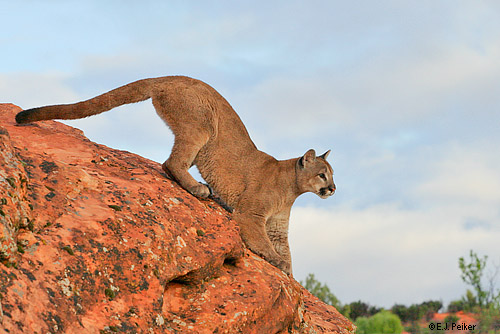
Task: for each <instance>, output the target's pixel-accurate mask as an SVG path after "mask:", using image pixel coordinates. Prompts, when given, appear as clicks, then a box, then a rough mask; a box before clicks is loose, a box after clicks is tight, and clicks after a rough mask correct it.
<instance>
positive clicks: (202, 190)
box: [189, 184, 210, 198]
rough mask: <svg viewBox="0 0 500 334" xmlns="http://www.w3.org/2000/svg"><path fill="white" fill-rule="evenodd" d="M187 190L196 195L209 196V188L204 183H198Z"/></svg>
mask: <svg viewBox="0 0 500 334" xmlns="http://www.w3.org/2000/svg"><path fill="white" fill-rule="evenodd" d="M189 192H190V193H191V194H193V195H194V196H196V197H201V198H207V197H208V196H210V189H209V188H208V187H207V186H206V185H204V184H198V185H196V186H194V187H192V188H191V189H189Z"/></svg>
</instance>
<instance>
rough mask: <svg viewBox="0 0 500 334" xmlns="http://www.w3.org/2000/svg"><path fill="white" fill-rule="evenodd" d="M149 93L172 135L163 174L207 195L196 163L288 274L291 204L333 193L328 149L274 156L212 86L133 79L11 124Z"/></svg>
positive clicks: (87, 112) (249, 235)
mask: <svg viewBox="0 0 500 334" xmlns="http://www.w3.org/2000/svg"><path fill="white" fill-rule="evenodd" d="M149 98H151V99H152V102H153V105H154V107H155V109H156V112H157V113H158V115H159V116H160V118H161V119H163V121H164V122H165V123H166V124H167V125H168V126H169V127H170V129H171V130H172V132H173V133H174V135H175V140H174V145H173V148H172V152H171V154H170V156H169V158H168V159H167V160H166V161H165V162H164V163H163V165H162V168H163V170H164V171H165V172H166V174H167V175H168V176H169V177H170V178H172V179H173V180H175V181H176V182H177V183H179V184H180V185H181V186H182V187H183V188H184V189H185V190H187V191H188V192H190V193H191V194H193V195H194V196H197V197H201V198H205V197H208V196H209V195H210V188H209V187H207V186H206V185H204V184H201V183H198V182H197V181H196V180H195V179H194V178H193V177H192V176H191V175H190V174H189V172H188V170H189V168H190V167H191V166H193V165H195V166H197V167H198V170H199V172H200V174H201V176H202V177H203V178H204V180H205V181H206V182H207V183H208V185H209V186H210V187H211V188H212V189H213V191H214V192H215V193H216V194H217V195H218V196H219V197H220V198H221V199H222V200H223V201H224V202H226V203H227V204H228V205H229V206H230V207H232V208H233V209H234V211H233V219H234V220H235V221H236V222H237V223H238V225H239V227H240V234H241V238H242V240H243V241H244V243H245V244H246V246H247V247H248V248H249V249H250V250H252V251H253V252H254V253H256V254H258V255H260V256H262V257H263V258H264V259H266V260H267V261H268V262H269V263H271V264H272V265H274V266H276V267H278V268H280V269H281V270H283V271H284V272H286V273H287V274H289V275H290V274H291V273H292V264H291V256H290V248H289V244H288V220H289V217H290V209H291V207H292V204H293V203H294V201H295V199H296V198H297V197H298V196H299V195H301V194H303V193H306V192H313V193H315V194H317V195H318V196H319V197H321V198H327V197H329V196H331V195H333V194H334V192H335V189H336V187H335V183H334V181H333V170H332V167H331V166H330V164H329V163H328V162H327V161H326V158H327V157H328V154H329V153H330V150H329V151H327V152H326V153H324V154H323V155H320V156H316V152H315V151H314V150H312V149H311V150H308V151H307V152H306V153H305V154H304V155H303V156H301V157H299V158H294V159H289V160H281V161H280V160H276V159H275V158H273V157H272V156H270V155H268V154H266V153H264V152H262V151H259V150H258V149H257V147H256V146H255V144H254V143H253V141H252V140H251V139H250V136H249V134H248V132H247V130H246V128H245V126H244V125H243V122H242V121H241V119H240V118H239V116H238V115H237V114H236V112H235V111H234V110H233V108H232V107H231V106H230V105H229V103H228V102H227V101H226V100H225V99H224V98H223V97H222V96H221V95H220V94H219V93H218V92H217V91H216V90H215V89H214V88H212V87H211V86H209V85H208V84H206V83H204V82H202V81H199V80H196V79H192V78H188V77H184V76H168V77H160V78H152V79H144V80H139V81H135V82H132V83H130V84H128V85H125V86H122V87H119V88H116V89H114V90H111V91H109V92H107V93H104V94H102V95H99V96H97V97H94V98H92V99H89V100H86V101H82V102H78V103H74V104H62V105H51V106H46V107H40V108H33V109H28V110H23V111H21V112H20V113H18V114H17V115H16V121H17V123H19V124H22V123H29V122H35V121H41V120H49V119H78V118H84V117H88V116H92V115H97V114H99V113H102V112H104V111H108V110H110V109H113V108H115V107H118V106H120V105H123V104H127V103H135V102H139V101H143V100H146V99H149Z"/></svg>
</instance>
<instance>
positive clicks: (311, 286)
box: [300, 274, 341, 311]
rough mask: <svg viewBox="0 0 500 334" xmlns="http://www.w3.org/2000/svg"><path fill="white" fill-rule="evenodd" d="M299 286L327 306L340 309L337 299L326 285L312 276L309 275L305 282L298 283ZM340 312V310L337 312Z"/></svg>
mask: <svg viewBox="0 0 500 334" xmlns="http://www.w3.org/2000/svg"><path fill="white" fill-rule="evenodd" d="M300 284H302V286H303V287H304V288H306V289H307V290H308V291H309V292H310V293H312V294H313V295H315V296H316V297H318V298H319V299H321V300H322V301H323V302H325V303H326V304H328V305H332V306H333V307H335V308H336V309H340V307H341V305H340V301H339V300H338V298H337V297H335V295H334V294H333V293H332V292H331V291H330V288H329V287H328V285H326V284H322V283H321V282H319V281H318V280H317V279H316V277H315V276H314V274H309V275H308V276H307V277H306V281H305V282H302V281H300ZM339 311H340V310H339Z"/></svg>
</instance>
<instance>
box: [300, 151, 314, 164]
mask: <svg viewBox="0 0 500 334" xmlns="http://www.w3.org/2000/svg"><path fill="white" fill-rule="evenodd" d="M315 160H316V151H314V150H313V149H310V150H309V151H307V152H306V154H304V156H303V157H301V158H300V159H299V166H300V167H302V168H307V167H309V165H310V164H311V163H313V162H314V161H315Z"/></svg>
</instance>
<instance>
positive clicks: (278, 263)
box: [269, 258, 292, 276]
mask: <svg viewBox="0 0 500 334" xmlns="http://www.w3.org/2000/svg"><path fill="white" fill-rule="evenodd" d="M269 263H270V264H272V265H273V266H275V267H276V268H278V269H281V270H282V271H283V272H284V273H285V274H287V275H288V276H290V275H291V274H292V266H291V265H290V263H288V262H287V261H285V260H283V259H281V258H280V259H274V260H270V261H269Z"/></svg>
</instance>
